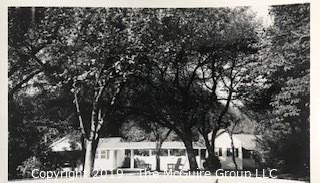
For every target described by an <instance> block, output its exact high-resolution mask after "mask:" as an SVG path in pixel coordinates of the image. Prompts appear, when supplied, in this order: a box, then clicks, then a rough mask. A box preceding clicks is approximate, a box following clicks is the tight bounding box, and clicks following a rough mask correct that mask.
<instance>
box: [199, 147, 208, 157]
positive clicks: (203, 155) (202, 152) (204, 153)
mask: <svg viewBox="0 0 320 183" xmlns="http://www.w3.org/2000/svg"><path fill="white" fill-rule="evenodd" d="M206 151H207V150H206V149H201V150H200V159H205V158H206Z"/></svg>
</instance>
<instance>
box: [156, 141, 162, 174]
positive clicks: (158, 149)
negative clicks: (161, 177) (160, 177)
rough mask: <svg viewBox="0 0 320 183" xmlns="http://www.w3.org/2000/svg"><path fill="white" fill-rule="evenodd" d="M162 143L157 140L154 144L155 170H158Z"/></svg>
mask: <svg viewBox="0 0 320 183" xmlns="http://www.w3.org/2000/svg"><path fill="white" fill-rule="evenodd" d="M161 145H162V143H161V142H159V141H157V144H156V170H157V171H160V150H161Z"/></svg>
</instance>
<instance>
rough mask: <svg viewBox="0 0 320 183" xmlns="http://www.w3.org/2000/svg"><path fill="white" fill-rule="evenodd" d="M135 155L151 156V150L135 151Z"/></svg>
mask: <svg viewBox="0 0 320 183" xmlns="http://www.w3.org/2000/svg"><path fill="white" fill-rule="evenodd" d="M133 154H134V155H136V156H149V149H135V150H134V151H133Z"/></svg>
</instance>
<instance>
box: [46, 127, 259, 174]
mask: <svg viewBox="0 0 320 183" xmlns="http://www.w3.org/2000/svg"><path fill="white" fill-rule="evenodd" d="M70 138H71V136H69V137H68V136H67V137H65V138H63V139H60V140H59V141H56V142H54V143H53V144H52V145H51V146H50V147H51V149H52V151H53V152H59V151H72V150H79V149H81V146H80V143H79V142H77V143H74V142H73V143H71V140H70ZM255 139H256V137H255V136H254V135H246V134H236V135H233V143H234V147H235V156H236V162H237V165H238V168H239V169H250V168H256V166H257V165H256V161H255V159H254V153H253V152H254V151H255V150H256V140H255ZM215 144H216V148H215V152H216V155H217V156H218V157H219V159H220V162H221V165H222V168H223V169H234V168H235V165H234V163H233V161H232V148H231V139H230V136H229V134H228V133H226V132H222V133H221V134H220V135H219V136H217V137H216V142H215ZM71 146H72V147H71ZM155 147H156V143H155V142H124V141H123V140H122V139H121V138H120V137H109V138H102V139H100V141H99V144H98V147H97V151H96V155H95V163H94V169H96V170H112V169H117V168H122V169H132V170H133V169H141V168H147V169H150V170H155V169H156V156H155ZM193 147H194V152H195V154H196V161H197V163H198V167H199V168H200V169H203V163H204V161H205V158H206V157H207V155H208V154H207V151H206V147H205V145H203V144H201V143H197V142H194V144H193ZM186 153H187V152H186V149H185V146H184V144H183V142H179V141H168V142H164V143H163V145H162V148H161V155H160V169H161V170H167V169H169V168H172V167H176V166H178V167H179V169H182V170H188V169H189V162H188V158H187V154H186Z"/></svg>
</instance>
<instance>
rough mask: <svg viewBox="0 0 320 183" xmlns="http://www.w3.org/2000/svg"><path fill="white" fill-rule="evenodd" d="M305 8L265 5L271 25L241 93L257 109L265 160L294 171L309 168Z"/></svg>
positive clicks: (307, 35) (308, 44)
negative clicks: (244, 89) (257, 60)
mask: <svg viewBox="0 0 320 183" xmlns="http://www.w3.org/2000/svg"><path fill="white" fill-rule="evenodd" d="M309 8H310V7H309V4H294V5H286V6H273V7H272V8H271V9H270V14H271V15H272V16H273V18H274V22H273V26H272V27H270V28H268V29H267V30H266V32H265V33H264V34H263V35H262V39H263V41H262V48H263V49H261V51H260V54H259V55H260V59H259V60H260V61H259V62H257V63H255V64H254V66H253V67H252V72H251V75H250V76H249V77H248V78H249V80H250V81H249V83H250V84H249V85H246V87H247V90H248V91H250V93H248V95H246V98H245V99H246V101H247V105H248V106H249V107H251V109H253V110H254V111H256V112H258V113H259V116H260V117H258V119H259V121H260V123H259V129H258V130H259V131H260V132H262V133H263V134H264V137H263V139H264V141H263V144H262V145H263V147H264V149H265V150H266V157H265V158H266V159H267V163H269V165H270V166H273V167H278V168H279V169H281V170H282V171H284V172H291V173H297V174H308V169H309V111H310V109H309V106H310V105H309V104H310V99H309V97H310V78H309V76H310V56H309V51H310V42H309V39H310V38H309V31H310V17H309ZM252 91H254V94H252ZM297 160H299V161H297Z"/></svg>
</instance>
